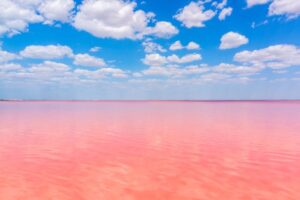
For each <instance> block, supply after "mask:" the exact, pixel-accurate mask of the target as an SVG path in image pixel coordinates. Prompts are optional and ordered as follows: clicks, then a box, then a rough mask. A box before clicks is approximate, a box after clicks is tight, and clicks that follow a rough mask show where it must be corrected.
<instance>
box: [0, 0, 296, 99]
mask: <svg viewBox="0 0 300 200" xmlns="http://www.w3.org/2000/svg"><path fill="white" fill-rule="evenodd" d="M0 9H1V10H3V12H1V13H0V37H1V39H0V41H1V49H0V99H298V98H300V92H299V90H300V39H299V38H300V28H299V27H300V1H295V0H240V1H235V0H228V1H226V0H219V1H218V0H206V1H205V0H201V1H190V0H181V1H169V0H151V1H150V0H144V1H129V0H128V1H123V0H84V1H79V0H76V1H73V0H28V1H26V3H24V2H23V1H21V0H1V2H0Z"/></svg>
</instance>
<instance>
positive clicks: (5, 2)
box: [0, 0, 74, 35]
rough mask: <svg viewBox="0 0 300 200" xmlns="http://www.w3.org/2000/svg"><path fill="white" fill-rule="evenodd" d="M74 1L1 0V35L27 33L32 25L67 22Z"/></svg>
mask: <svg viewBox="0 0 300 200" xmlns="http://www.w3.org/2000/svg"><path fill="white" fill-rule="evenodd" d="M73 7H74V2H73V0H31V1H22V0H1V1H0V10H1V13H0V35H3V34H8V35H15V34H18V33H20V32H24V31H27V29H28V24H30V23H40V22H44V23H53V22H54V21H61V22H67V21H68V20H69V17H70V13H71V10H72V9H73Z"/></svg>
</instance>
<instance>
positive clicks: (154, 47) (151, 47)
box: [142, 40, 166, 53]
mask: <svg viewBox="0 0 300 200" xmlns="http://www.w3.org/2000/svg"><path fill="white" fill-rule="evenodd" d="M142 45H143V47H144V50H145V52H146V53H155V52H166V49H164V48H163V47H162V46H161V45H160V44H157V43H155V42H152V41H151V40H146V41H144V42H143V43H142Z"/></svg>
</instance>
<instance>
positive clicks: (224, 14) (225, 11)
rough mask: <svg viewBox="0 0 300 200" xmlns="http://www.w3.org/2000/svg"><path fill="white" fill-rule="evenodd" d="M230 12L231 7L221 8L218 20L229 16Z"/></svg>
mask: <svg viewBox="0 0 300 200" xmlns="http://www.w3.org/2000/svg"><path fill="white" fill-rule="evenodd" d="M231 14H232V8H231V7H228V8H224V9H222V11H221V12H220V14H219V17H218V18H219V20H225V18H226V17H228V16H230V15H231Z"/></svg>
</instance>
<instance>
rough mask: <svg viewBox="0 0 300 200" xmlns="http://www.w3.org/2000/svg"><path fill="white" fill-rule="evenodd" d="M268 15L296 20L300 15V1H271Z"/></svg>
mask: <svg viewBox="0 0 300 200" xmlns="http://www.w3.org/2000/svg"><path fill="white" fill-rule="evenodd" d="M269 15H270V16H273V15H285V16H287V17H288V18H296V17H298V16H299V15H300V1H298V0H273V2H272V3H271V5H270V6H269Z"/></svg>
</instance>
